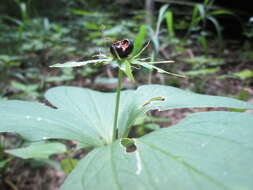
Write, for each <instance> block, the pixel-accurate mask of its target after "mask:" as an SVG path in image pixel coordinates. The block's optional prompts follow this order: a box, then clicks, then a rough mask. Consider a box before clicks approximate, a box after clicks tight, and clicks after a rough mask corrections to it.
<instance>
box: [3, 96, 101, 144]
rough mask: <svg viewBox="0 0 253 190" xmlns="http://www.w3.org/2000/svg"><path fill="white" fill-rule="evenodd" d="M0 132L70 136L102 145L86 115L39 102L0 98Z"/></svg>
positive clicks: (42, 137) (32, 137) (38, 136)
mask: <svg viewBox="0 0 253 190" xmlns="http://www.w3.org/2000/svg"><path fill="white" fill-rule="evenodd" d="M0 115H1V118H0V133H1V132H12V133H18V134H20V135H21V136H23V137H24V138H26V139H28V140H31V141H40V140H46V139H69V140H74V141H78V142H82V143H84V144H89V145H91V146H99V145H102V144H103V142H102V140H101V139H100V137H99V134H97V133H96V131H95V130H94V129H93V128H90V126H89V125H88V124H87V121H86V119H85V118H83V117H78V115H75V114H72V113H70V112H68V111H66V110H65V111H63V110H59V109H52V108H50V107H48V106H45V105H43V104H40V103H34V102H25V101H16V100H10V101H1V102H0Z"/></svg>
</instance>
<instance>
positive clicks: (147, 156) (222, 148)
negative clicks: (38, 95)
mask: <svg viewBox="0 0 253 190" xmlns="http://www.w3.org/2000/svg"><path fill="white" fill-rule="evenodd" d="M136 43H137V42H136V41H135V42H134V44H136ZM134 44H132V42H131V41H130V40H122V41H117V42H114V43H113V44H112V45H111V48H110V50H111V53H112V56H106V55H101V54H100V55H99V58H98V59H94V60H89V61H85V62H67V63H65V64H56V65H54V66H53V67H75V66H84V65H87V64H92V63H104V64H112V65H114V66H116V67H117V68H118V87H117V91H116V92H115V93H104V92H99V91H94V90H91V89H87V88H80V87H70V86H59V87H54V88H51V89H49V90H48V91H47V92H46V94H45V98H46V99H47V100H48V101H49V102H50V103H51V104H52V105H53V107H54V108H52V107H49V106H47V105H44V104H42V103H36V102H26V101H19V100H7V101H1V102H0V115H1V117H0V132H12V133H17V134H19V135H21V136H22V137H24V138H26V139H27V140H30V141H32V142H34V141H47V140H49V139H52V140H55V139H66V140H71V141H75V142H78V143H79V146H78V147H82V148H85V147H92V148H93V149H92V151H90V152H89V153H88V155H87V156H85V157H84V158H83V159H81V160H80V161H79V163H78V164H77V166H76V167H75V168H74V170H73V171H72V172H71V174H70V175H69V176H68V177H67V179H66V180H65V182H64V184H63V185H62V187H61V190H70V189H75V190H94V189H99V190H100V189H103V190H129V189H134V190H154V189H157V190H167V189H174V190H185V189H205V190H206V189H210V190H214V189H215V190H216V189H229V190H231V189H234V190H239V189H243V190H250V189H252V188H253V181H252V176H253V168H252V160H253V146H252V144H253V143H252V142H253V140H252V135H253V127H252V126H253V116H252V115H250V114H248V113H241V112H240V113H239V112H227V111H210V112H201V113H194V114H190V115H189V116H187V117H186V118H185V119H183V120H182V121H181V122H179V123H178V124H176V125H174V126H172V127H169V128H160V129H157V130H155V131H153V132H151V133H149V134H146V135H144V136H142V137H140V138H130V137H129V133H130V130H131V129H132V126H133V125H134V123H135V121H136V120H138V119H139V118H141V117H144V116H145V114H146V113H147V112H149V111H151V110H159V111H164V110H170V109H180V108H197V107H227V108H240V109H253V105H250V104H248V103H246V102H243V101H240V100H236V99H232V98H227V97H220V96H210V95H201V94H196V93H193V92H189V91H185V90H181V89H178V88H174V87H170V86H162V85H143V86H140V87H138V88H137V89H136V90H123V91H121V88H122V78H123V74H124V73H125V74H126V75H127V77H129V78H131V79H132V80H134V76H133V73H132V69H133V68H135V67H140V66H143V67H146V68H149V69H156V70H157V71H158V72H161V73H167V74H172V75H176V76H181V75H177V74H173V73H169V72H167V71H164V70H162V69H160V68H158V67H156V66H155V64H156V63H158V62H154V61H152V62H148V59H147V58H139V56H140V54H141V53H142V52H143V49H142V50H136V49H134V48H135V46H134ZM146 46H147V45H146ZM131 49H134V51H133V53H131ZM169 62H170V61H164V62H163V63H169ZM159 63H161V62H159ZM52 140H51V141H52ZM31 146H32V145H31ZM30 149H31V148H30ZM33 150H34V149H33ZM34 151H36V149H35V150H34ZM37 151H40V150H39V149H37ZM43 151H47V150H45V149H44V150H43ZM9 153H14V152H11V151H9ZM19 153H21V154H22V151H19Z"/></svg>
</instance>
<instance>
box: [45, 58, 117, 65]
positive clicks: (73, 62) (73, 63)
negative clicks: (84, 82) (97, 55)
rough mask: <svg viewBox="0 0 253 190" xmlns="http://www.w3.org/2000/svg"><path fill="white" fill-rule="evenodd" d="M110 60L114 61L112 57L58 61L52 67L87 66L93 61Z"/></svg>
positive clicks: (103, 61) (104, 61)
mask: <svg viewBox="0 0 253 190" xmlns="http://www.w3.org/2000/svg"><path fill="white" fill-rule="evenodd" d="M110 61H112V59H92V60H88V61H80V62H76V61H68V62H66V63H57V64H54V65H51V66H50V67H81V66H85V65H87V64H91V63H107V62H110Z"/></svg>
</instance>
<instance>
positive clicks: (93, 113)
mask: <svg viewBox="0 0 253 190" xmlns="http://www.w3.org/2000/svg"><path fill="white" fill-rule="evenodd" d="M115 96H116V94H115V93H102V92H97V91H94V90H89V89H82V88H78V87H56V88H52V89H50V90H49V91H47V93H46V98H47V99H48V100H49V101H50V102H51V103H52V104H53V105H54V106H56V107H57V108H58V109H59V110H62V111H64V110H67V111H68V112H71V113H72V114H73V115H75V116H76V117H78V118H82V119H83V120H85V123H86V126H89V127H88V129H90V128H92V129H93V130H94V131H95V132H96V133H97V134H99V136H100V138H101V139H103V141H105V142H107V143H110V142H111V140H112V127H113V113H114V107H115ZM121 100H122V101H121V103H120V109H119V121H118V126H119V129H118V130H119V131H118V132H119V137H127V134H128V131H129V130H130V128H131V126H132V125H134V123H135V120H136V119H137V118H138V117H141V116H143V115H144V114H145V112H147V111H149V110H152V109H158V110H168V109H175V108H191V107H229V108H241V109H253V105H249V104H247V103H246V102H243V101H239V100H235V99H231V98H226V97H219V96H209V95H201V94H196V93H192V92H188V91H185V90H181V89H178V88H174V87H169V86H162V85H144V86H141V87H139V88H138V89H137V90H135V91H134V90H127V91H122V93H121ZM83 130H85V128H84V129H83Z"/></svg>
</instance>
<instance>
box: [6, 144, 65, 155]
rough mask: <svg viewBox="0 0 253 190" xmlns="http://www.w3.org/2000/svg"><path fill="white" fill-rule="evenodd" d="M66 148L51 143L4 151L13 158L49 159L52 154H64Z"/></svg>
mask: <svg viewBox="0 0 253 190" xmlns="http://www.w3.org/2000/svg"><path fill="white" fill-rule="evenodd" d="M66 151H67V149H66V146H65V145H64V144H62V143H58V142H51V143H39V144H31V145H29V146H27V147H24V148H17V149H11V150H6V151H5V152H6V153H9V154H12V155H14V156H17V157H20V158H23V159H29V158H34V159H35V158H49V156H51V155H53V154H61V153H64V152H66Z"/></svg>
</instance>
